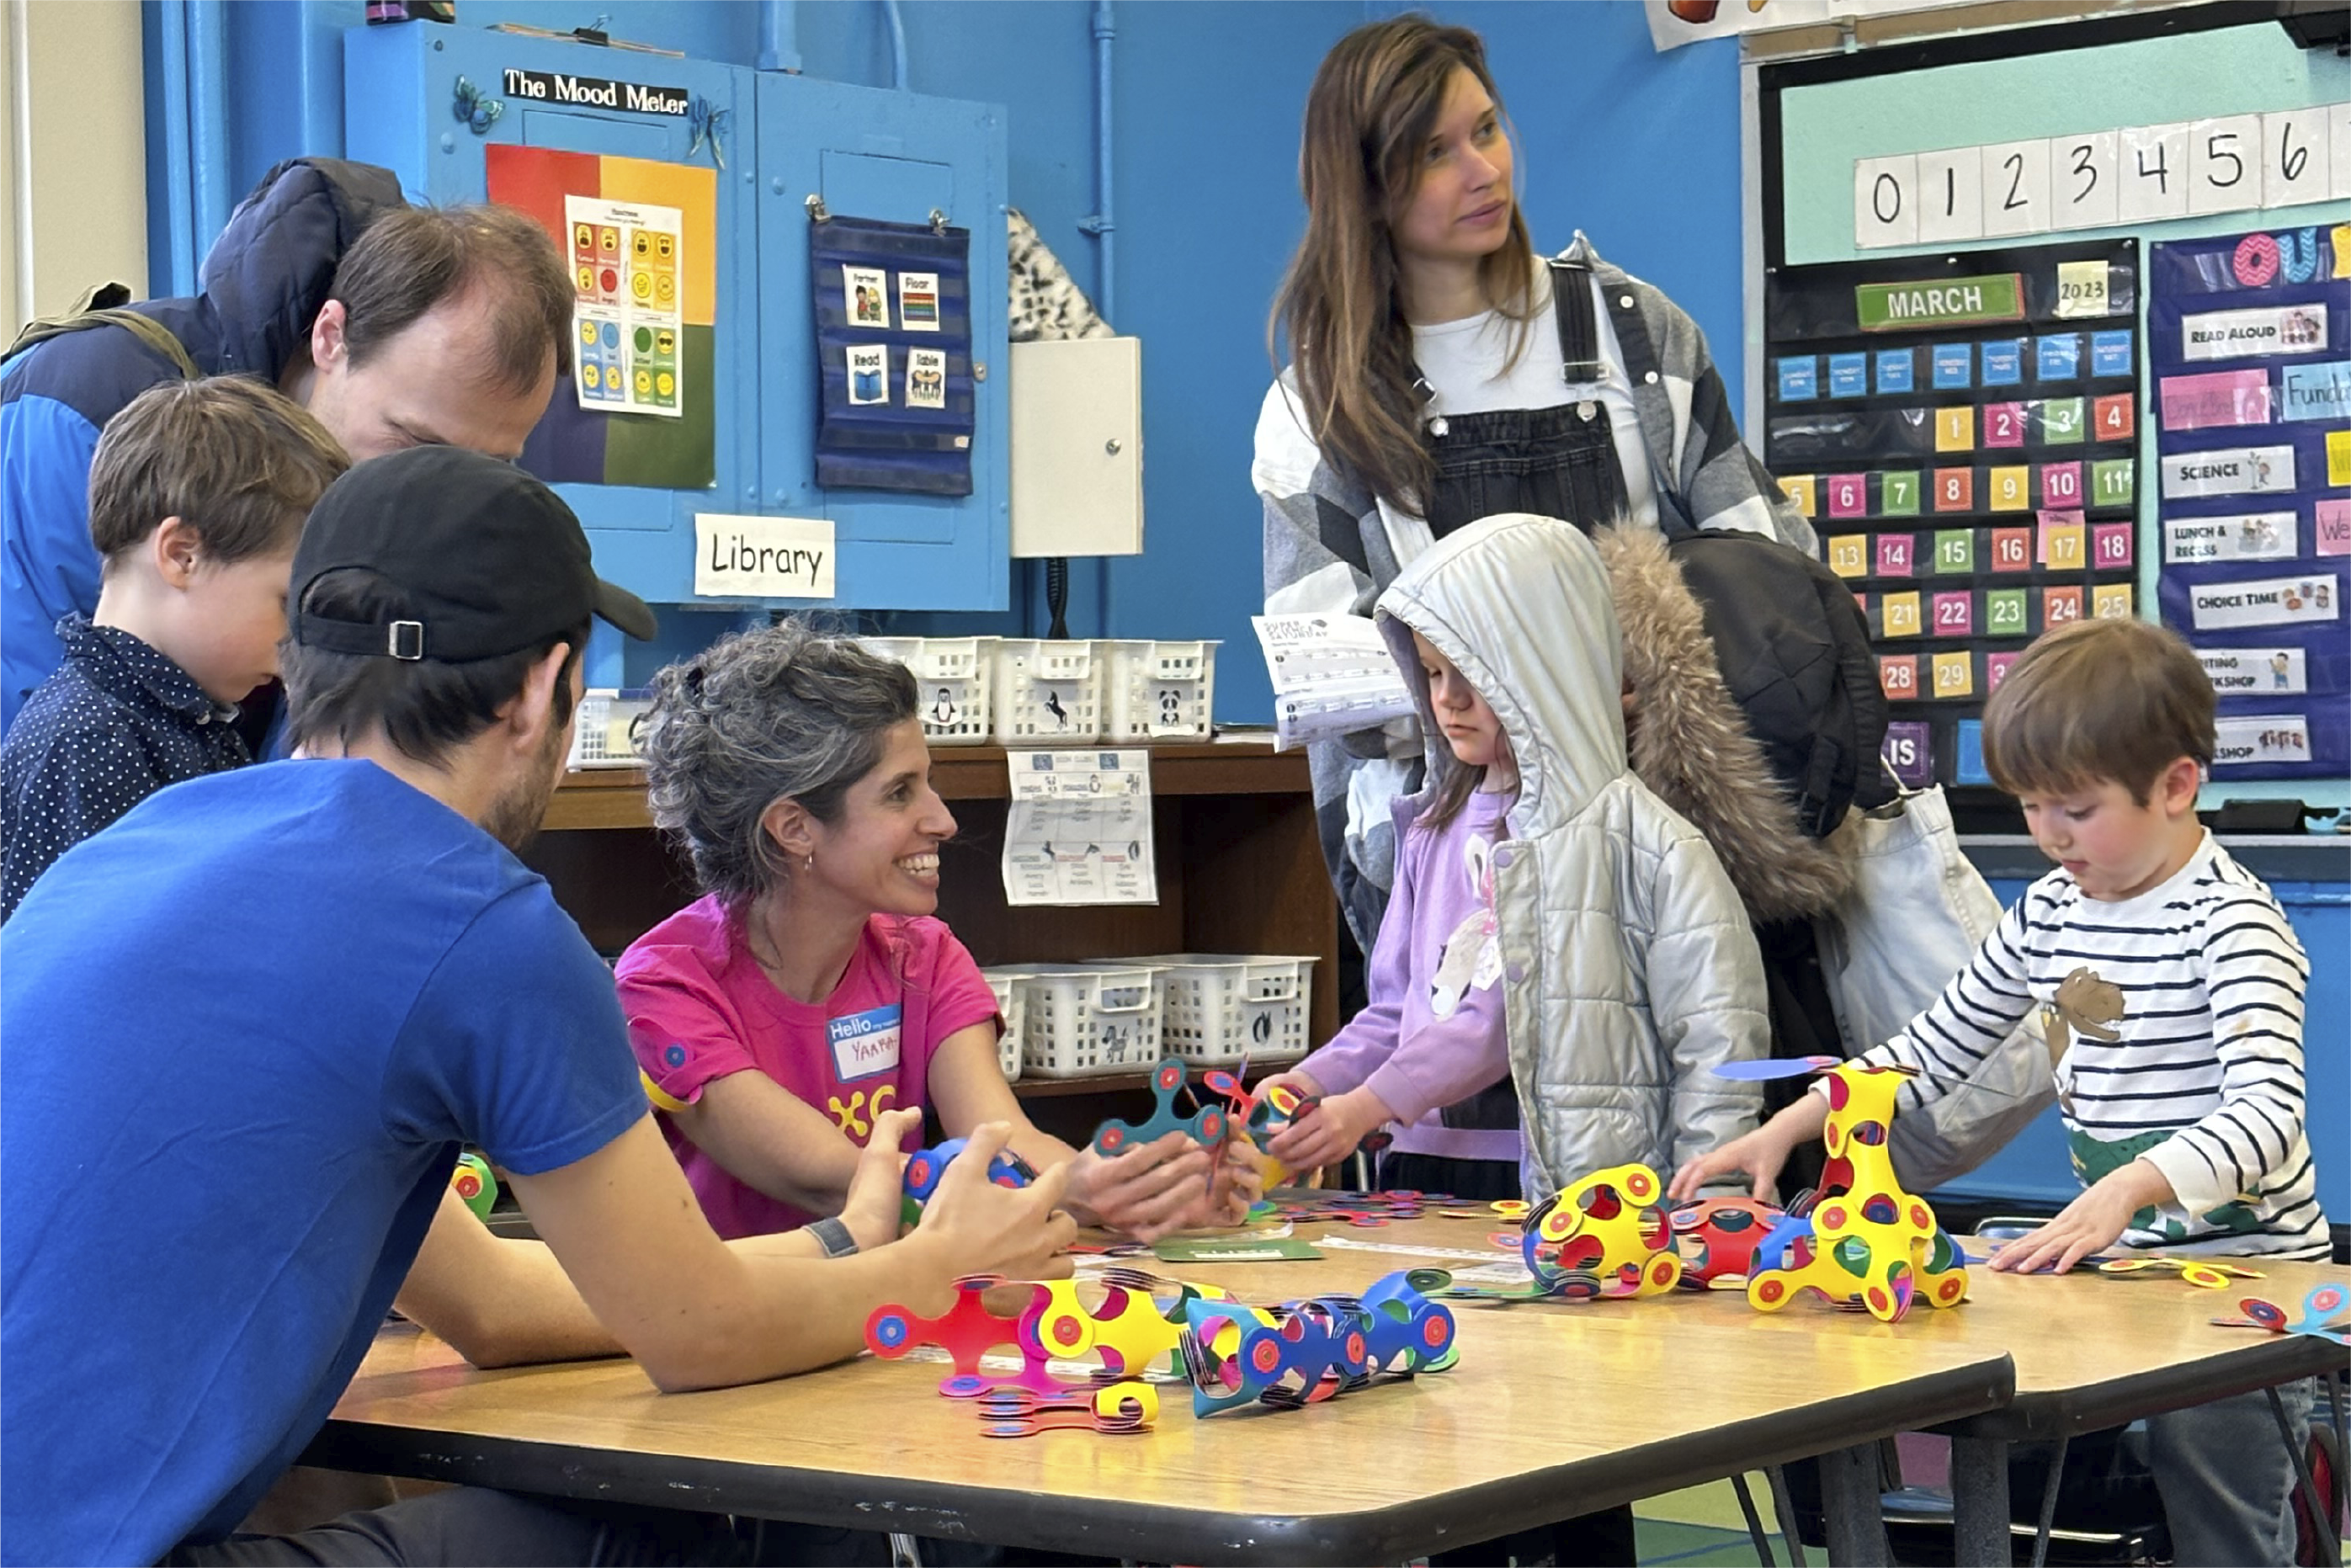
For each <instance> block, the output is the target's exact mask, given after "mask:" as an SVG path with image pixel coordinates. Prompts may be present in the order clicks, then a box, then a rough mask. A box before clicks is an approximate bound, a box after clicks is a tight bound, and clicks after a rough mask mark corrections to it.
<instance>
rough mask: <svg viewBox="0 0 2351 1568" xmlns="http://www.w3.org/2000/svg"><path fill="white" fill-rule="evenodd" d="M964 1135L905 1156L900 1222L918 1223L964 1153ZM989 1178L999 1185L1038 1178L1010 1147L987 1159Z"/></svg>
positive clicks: (1021, 1183) (1023, 1182)
mask: <svg viewBox="0 0 2351 1568" xmlns="http://www.w3.org/2000/svg"><path fill="white" fill-rule="evenodd" d="M967 1142H969V1140H968V1139H965V1138H949V1139H948V1140H947V1141H946V1143H944V1144H941V1145H939V1146H938V1147H936V1148H935V1149H917V1150H915V1151H914V1153H913V1154H911V1155H907V1156H906V1176H905V1203H904V1208H903V1210H902V1211H901V1214H900V1220H901V1223H903V1224H905V1225H910V1226H911V1225H919V1224H921V1223H922V1219H923V1206H924V1205H925V1204H927V1203H929V1202H930V1201H931V1195H932V1194H933V1193H935V1192H936V1191H938V1190H939V1179H940V1178H941V1177H942V1176H946V1174H947V1166H951V1165H953V1164H955V1161H956V1155H960V1154H962V1153H963V1151H964V1145H966V1144H967ZM987 1179H988V1180H990V1181H992V1182H994V1183H995V1184H996V1185H997V1186H1028V1185H1029V1183H1030V1182H1032V1181H1035V1180H1036V1179H1037V1172H1036V1170H1035V1169H1034V1168H1033V1167H1031V1166H1029V1162H1028V1161H1026V1160H1024V1159H1022V1158H1021V1157H1020V1156H1019V1155H1016V1154H1014V1153H1013V1152H1012V1151H1011V1150H1009V1149H1007V1150H1005V1151H1004V1152H1003V1153H1001V1154H999V1155H996V1156H995V1157H994V1158H992V1159H990V1160H989V1161H988V1162H987Z"/></svg>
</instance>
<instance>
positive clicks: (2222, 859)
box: [1674, 621, 2328, 1565]
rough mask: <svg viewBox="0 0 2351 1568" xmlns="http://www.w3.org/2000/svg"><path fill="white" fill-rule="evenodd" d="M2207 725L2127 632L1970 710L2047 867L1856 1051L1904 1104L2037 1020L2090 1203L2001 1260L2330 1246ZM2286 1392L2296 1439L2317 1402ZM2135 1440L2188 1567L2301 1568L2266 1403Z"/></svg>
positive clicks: (2287, 1027)
mask: <svg viewBox="0 0 2351 1568" xmlns="http://www.w3.org/2000/svg"><path fill="white" fill-rule="evenodd" d="M2212 719H2213V695H2212V685H2211V682H2210V680H2209V679H2208V678H2207V677H2206V675H2205V674H2204V670H2203V666H2202V665H2201V664H2199V662H2198V660H2197V658H2196V655H2195V654H2194V653H2192V652H2190V651H2189V648H2188V646H2187V644H2186V643H2183V642H2181V641H2180V640H2179V638H2178V637H2177V636H2175V635H2174V634H2173V633H2171V632H2167V631H2164V630H2163V629H2162V628H2160V627H2157V626H2150V625H2147V624H2146V623H2145V622H2137V621H2087V622H2076V623H2074V624H2072V625H2068V626H2066V627H2064V628H2063V629H2062V630H2060V631H2057V632H2051V633H2050V634H2049V635H2047V636H2044V637H2043V638H2042V639H2041V640H2040V641H2039V642H2037V643H2034V644H2033V645H2032V647H2030V648H2028V649H2027V650H2026V651H2025V653H2024V655H2023V656H2022V658H2020V659H2019V660H2018V661H2017V662H2016V664H2015V665H2014V667H2013V668H2011V670H2010V671H2009V674H2008V678H2007V679H2006V680H2004V681H2002V682H2001V685H2000V689H1999V690H1998V691H1996V692H1994V693H1993V694H1992V697H1991V702H1990V703H1989V704H1987V705H1986V706H1985V708H1984V727H1983V746H1984V763H1985V766H1986V767H1987V768H1988V769H1989V770H1990V771H1991V776H1992V779H1993V781H1994V782H1995V783H1997V784H1998V785H1999V786H2000V787H2001V789H2005V790H2007V791H2008V792H2010V793H2011V794H2012V795H2014V796H2016V797H2017V800H2018V801H2019V803H2020V804H2021V805H2022V807H2023V808H2024V819H2025V823H2026V826H2027V827H2028V828H2030V829H2031V831H2032V838H2033V841H2034V842H2035V843H2037V844H2038V845H2040V847H2041V850H2042V852H2043V853H2044V854H2046V855H2048V856H2049V858H2050V859H2052V860H2053V861H2055V862H2057V869H2056V870H2055V871H2053V872H2051V873H2049V874H2048V875H2046V876H2044V877H2043V878H2042V879H2041V880H2040V881H2038V882H2036V883H2033V884H2032V886H2031V887H2030V888H2028V889H2026V890H2025V894H2024V897H2023V898H2022V900H2021V901H2019V902H2018V904H2016V905H2015V906H2014V907H2013V908H2011V909H2010V910H2009V911H2008V914H2007V915H2006V916H2005V917H2004V918H2003V919H2002V920H2001V923H2000V925H1999V927H1998V928H1997V929H1996V930H1994V931H1993V933H1992V934H1991V936H1990V937H1988V938H1986V940H1985V942H1984V944H1983V946H1981V947H1980V948H1979V949H1978V950H1977V952H1976V956H1975V957H1974V959H1973V961H1971V962H1970V964H1969V966H1968V967H1967V968H1965V969H1963V970H1962V971H1960V972H1959V975H1957V976H1956V977H1953V978H1952V980H1951V983H1950V984H1949V986H1947V987H1946V988H1944V990H1943V994H1942V995H1941V996H1940V997H1939V998H1937V999H1936V1001H1935V1002H1934V1004H1933V1005H1932V1006H1930V1007H1929V1008H1928V1009H1927V1010H1926V1011H1925V1012H1923V1013H1921V1014H1919V1015H1918V1017H1917V1018H1916V1019H1912V1020H1911V1022H1910V1024H1909V1027H1908V1028H1907V1029H1905V1030H1903V1031H1902V1032H1901V1033H1900V1034H1898V1035H1896V1036H1895V1037H1894V1038H1893V1039H1892V1040H1887V1041H1886V1043H1885V1044H1883V1045H1881V1046H1878V1047H1877V1048H1876V1050H1874V1051H1869V1052H1868V1053H1867V1054H1866V1056H1865V1060H1866V1061H1876V1062H1882V1063H1886V1064H1888V1065H1896V1066H1905V1067H1910V1068H1915V1069H1917V1071H1918V1073H1919V1076H1918V1077H1917V1078H1916V1079H1914V1080H1912V1081H1911V1082H1910V1083H1909V1084H1908V1085H1907V1087H1906V1088H1905V1089H1904V1090H1903V1099H1904V1102H1905V1108H1906V1109H1910V1110H1914V1111H1915V1110H1916V1109H1917V1108H1918V1107H1920V1106H1922V1105H1925V1104H1928V1103H1932V1102H1933V1101H1934V1100H1935V1099H1936V1098H1937V1097H1938V1095H1939V1094H1941V1093H1942V1092H1944V1090H1945V1089H1946V1088H1947V1087H1949V1085H1950V1084H1952V1083H1954V1082H1958V1081H1959V1080H1960V1079H1963V1078H1965V1077H1966V1076H1967V1074H1968V1072H1969V1071H1970V1069H1971V1068H1973V1066H1974V1065H1975V1064H1976V1062H1978V1061H1980V1060H1981V1059H1982V1058H1983V1057H1984V1056H1985V1055H1986V1054H1987V1053H1989V1052H1990V1051H1993V1050H1994V1049H1996V1048H1997V1047H1998V1046H1999V1045H2000V1043H2001V1041H2002V1040H2005V1039H2006V1038H2007V1036H2008V1034H2009V1032H2010V1031H2011V1030H2013V1029H2014V1028H2015V1027H2016V1025H2017V1024H2018V1023H2019V1022H2021V1021H2022V1019H2024V1018H2025V1016H2026V1015H2027V1014H2028V1013H2029V1012H2030V1011H2031V1010H2032V1009H2035V1008H2038V1009H2041V1012H2042V1017H2043V1021H2044V1022H2045V1023H2046V1024H2047V1025H2048V1030H2049V1037H2050V1045H2051V1053H2052V1055H2053V1057H2054V1058H2055V1059H2056V1068H2055V1071H2056V1077H2057V1088H2058V1096H2059V1105H2060V1107H2061V1109H2062V1110H2063V1112H2064V1119H2065V1131H2066V1136H2067V1142H2068V1144H2069V1146H2070V1148H2071V1151H2072V1155H2073V1163H2074V1172H2075V1174H2076V1175H2077V1176H2080V1177H2081V1178H2082V1181H2083V1183H2084V1186H2085V1191H2084V1192H2083V1194H2082V1196H2081V1197H2077V1198H2075V1199H2074V1201H2073V1202H2072V1203H2071V1204H2069V1205H2067V1206H2066V1207H2065V1209H2064V1212H2063V1213H2061V1214H2059V1215H2058V1216H2057V1218H2054V1219H2053V1220H2051V1221H2050V1222H2049V1223H2048V1224H2047V1225H2044V1226H2043V1227H2041V1228H2039V1229H2037V1230H2034V1231H2032V1232H2031V1233H2029V1234H2027V1235H2025V1236H2023V1237H2021V1238H2019V1239H2017V1240H2015V1241H2012V1242H2011V1243H2010V1244H2009V1245H2008V1246H2007V1247H2005V1248H2003V1249H2001V1252H2000V1254H1999V1255H1998V1256H1997V1257H1996V1258H1995V1259H1994V1260H1992V1265H1991V1266H1992V1267H1993V1268H1994V1269H2000V1270H2017V1271H2024V1272H2031V1271H2034V1270H2042V1269H2046V1268H2054V1269H2057V1270H2067V1269H2071V1268H2073V1267H2074V1265H2075V1264H2076V1263H2078V1262H2080V1261H2081V1260H2084V1259H2085V1258H2087V1257H2090V1256H2091V1255H2093V1254H2095V1253H2098V1252H2101V1251H2104V1250H2105V1249H2109V1248H2112V1247H2115V1246H2116V1244H2117V1243H2120V1244H2122V1245H2124V1246H2126V1247H2142V1248H2159V1249H2161V1250H2163V1251H2164V1252H2166V1253H2168V1254H2171V1255H2174V1256H2178V1255H2188V1254H2199V1253H2201V1254H2219V1255H2225V1256H2230V1257H2270V1258H2293V1259H2304V1260H2325V1258H2326V1257H2327V1256H2328V1236H2327V1229H2326V1220H2325V1216H2324V1215H2323V1214H2322V1213H2321V1212H2320V1210H2319V1206H2318V1196H2317V1184H2316V1179H2315V1176H2314V1173H2313V1170H2312V1167H2311V1158H2310V1144H2309V1140H2308V1139H2307V1138H2306V1137H2305V1136H2304V1129H2303V1117H2304V1091H2303V1061H2302V1019H2303V990H2304V985H2305V984H2306V982H2307V981H2308V979H2309V976H2310V964H2309V960H2308V959H2307V958H2306V957H2305V956H2304V953H2303V950H2302V945H2301V943H2300V942H2298V941H2296V940H2295V938H2294V931H2293V928H2292V927H2291V926H2290V925H2287V923H2286V918H2285V914H2284V912H2283V910H2281V909H2280V908H2279V907H2278V904H2277V901H2276V899H2275V898H2273V896H2272V895H2271V894H2270V890H2269V889H2268V888H2267V887H2266V886H2264V885H2263V884H2262V881H2261V879H2260V878H2258V877H2256V876H2254V875H2253V874H2252V873H2251V872H2248V871H2246V870H2245V869H2244V868H2243V867H2242V866H2240V865H2239V864H2238V863H2237V862H2235V861H2234V860H2233V859H2231V856H2230V855H2229V852H2227V851H2226V850H2224V849H2222V848H2221V847H2220V845H2219V844H2218V843H2217V842H2215V841H2213V839H2212V836H2211V835H2210V833H2209V832H2207V831H2205V830H2204V827H2203V825H2202V824H2201V823H2200V822H2199V821H2197V818H2196V796H2197V791H2198V789H2199V787H2200V785H2201V783H2202V781H2203V774H2204V770H2205V769H2206V768H2209V767H2210V765H2211V760H2212V747H2213V722H2212ZM1826 1111H1827V1101H1826V1100H1825V1098H1824V1097H1823V1096H1822V1095H1819V1094H1807V1095H1805V1096H1804V1097H1803V1099H1802V1100H1801V1101H1799V1102H1798V1103H1796V1104H1794V1105H1792V1106H1790V1107H1788V1108H1787V1109H1786V1110H1784V1111H1782V1112H1781V1113H1779V1114H1778V1115H1777V1116H1775V1117H1773V1118H1772V1119H1771V1121H1770V1122H1769V1123H1767V1124H1764V1125H1763V1126H1762V1127H1761V1128H1759V1129H1757V1130H1756V1131H1755V1132H1753V1133H1750V1134H1748V1135H1747V1136H1746V1137H1743V1138H1740V1139H1739V1140H1737V1141H1735V1142H1733V1143H1730V1144H1728V1145H1724V1146H1723V1147H1722V1148H1720V1149H1718V1150H1716V1151H1715V1152H1714V1153H1713V1154H1711V1155H1706V1156H1704V1157H1703V1158H1701V1159H1698V1160H1695V1161H1692V1162H1691V1163H1690V1165H1689V1166H1686V1167H1685V1168H1684V1169H1683V1170H1682V1171H1681V1172H1680V1173H1678V1174H1677V1176H1676V1179H1675V1182H1674V1187H1675V1190H1676V1192H1677V1194H1678V1193H1681V1192H1683V1191H1685V1190H1687V1191H1695V1190H1696V1189H1697V1187H1698V1185H1699V1184H1700V1183H1702V1182H1705V1181H1708V1180H1712V1179H1715V1178H1716V1177H1718V1176H1722V1175H1724V1174H1728V1173H1730V1172H1738V1171H1743V1172H1745V1173H1747V1175H1748V1176H1750V1178H1751V1179H1752V1180H1753V1181H1754V1183H1755V1186H1756V1190H1757V1191H1758V1192H1762V1191H1765V1190H1767V1189H1768V1188H1769V1187H1770V1186H1771V1183H1772V1181H1773V1179H1774V1178H1775V1177H1776V1176H1778V1175H1779V1172H1780V1168H1781V1166H1782V1165H1783V1164H1784V1163H1785V1161H1786V1159H1787V1156H1788V1153H1789V1151H1790V1150H1791V1149H1792V1148H1793V1147H1795V1146H1796V1145H1798V1144H1800V1143H1802V1141H1803V1140H1805V1139H1807V1138H1813V1137H1817V1136H1819V1135H1820V1133H1821V1129H1822V1125H1823V1122H1824V1121H1825V1119H1826ZM2279 1392H2280V1394H2281V1395H2282V1396H2284V1398H2285V1403H2286V1409H2287V1413H2288V1416H2289V1418H2290V1420H2291V1422H2292V1424H2293V1425H2294V1427H2295V1428H2296V1430H2297V1432H2299V1431H2300V1430H2301V1428H2302V1427H2303V1426H2304V1423H2306V1421H2307V1419H2308V1416H2309V1410H2310V1405H2311V1397H2312V1389H2311V1386H2310V1385H2309V1384H2308V1383H2307V1382H2304V1383H2301V1384H2297V1385H2290V1386H2288V1387H2286V1388H2283V1389H2281V1390H2280V1391H2279ZM2147 1426H2148V1439H2149V1440H2148V1450H2149V1458H2150V1461H2151V1463H2152V1465H2153V1468H2154V1469H2155V1474H2156V1480H2157V1485H2158V1489H2159V1490H2161V1491H2162V1493H2163V1496H2164V1502H2165V1512H2166V1513H2167V1515H2168V1517H2169V1520H2170V1523H2171V1533H2172V1545H2173V1552H2174V1555H2175V1559H2176V1561H2177V1562H2178V1563H2181V1564H2183V1565H2184V1564H2189V1563H2218V1564H2232V1563H2291V1562H2292V1561H2294V1524H2293V1518H2292V1514H2291V1511H2290V1507H2289V1504H2290V1499H2291V1493H2292V1489H2293V1486H2294V1469H2293V1463H2292V1459H2291V1458H2290V1456H2289V1455H2288V1453H2287V1452H2286V1450H2285V1448H2284V1447H2283V1445H2282V1444H2281V1443H2280V1442H2279V1440H2278V1437H2277V1433H2276V1430H2275V1427H2274V1424H2273V1420H2272V1418H2271V1415H2270V1411H2269V1407H2268V1402H2267V1400H2266V1398H2265V1397H2264V1396H2263V1395H2262V1393H2260V1392H2258V1391H2257V1392H2255V1393H2253V1394H2252V1395H2248V1396H2241V1397H2239V1398H2235V1399H2226V1400H2220V1401H2218V1402H2215V1403H2213V1404H2210V1405H2206V1406H2199V1407H2197V1408H2194V1409H2189V1410H2181V1411H2176V1412H2173V1413H2171V1414H2168V1415H2165V1416H2155V1417H2152V1418H2150V1419H2149V1421H2148V1423H2147Z"/></svg>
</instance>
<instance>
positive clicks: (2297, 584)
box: [2188, 572, 2343, 632]
mask: <svg viewBox="0 0 2351 1568" xmlns="http://www.w3.org/2000/svg"><path fill="white" fill-rule="evenodd" d="M2188 605H2189V613H2190V614H2191V615H2193V616H2194V617H2195V621H2196V630H2198V631H2199V632H2219V631H2225V630H2227V629H2228V628H2230V627H2231V626H2284V625H2292V624H2307V623H2309V622H2326V621H2339V620H2341V619H2342V618H2343V606H2342V605H2341V604H2340V603H2338V602H2336V601H2335V576H2334V574H2333V573H2332V572H2323V573H2320V574H2318V575H2316V576H2313V577H2267V578H2262V579H2260V580H2256V581H2252V582H2199V583H2197V584H2194V585H2193V586H2191V587H2190V588H2189V591H2188Z"/></svg>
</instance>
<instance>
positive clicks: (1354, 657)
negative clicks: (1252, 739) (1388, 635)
mask: <svg viewBox="0 0 2351 1568" xmlns="http://www.w3.org/2000/svg"><path fill="white" fill-rule="evenodd" d="M1249 623H1250V624H1251V625H1253V626H1254V627H1256V628H1257V640H1258V644H1259V646H1260V647H1261V648H1263V649H1264V650H1265V667H1266V670H1267V672H1268V673H1269V674H1270V675H1272V677H1273V721H1274V722H1273V748H1274V749H1275V750H1276V751H1289V750H1290V749H1292V748H1294V747H1301V746H1304V745H1305V744H1307V743H1308V742H1309V741H1314V740H1324V739H1328V738H1330V737H1334V736H1341V735H1346V734H1349V733H1350V732H1352V731H1354V730H1358V729H1376V728H1377V727H1380V726H1381V725H1384V724H1385V723H1387V722H1388V721H1389V720H1390V719H1396V718H1409V717H1412V716H1414V715H1415V714H1416V713H1417V712H1418V709H1417V708H1416V706H1414V703H1413V695H1412V691H1411V688H1410V687H1408V686H1406V685H1405V679H1404V672H1403V671H1401V670H1399V669H1397V668H1396V662H1395V654H1394V653H1390V652H1389V651H1388V645H1387V640H1386V639H1385V638H1384V637H1382V636H1381V635H1380V632H1379V628H1378V627H1377V626H1375V625H1374V624H1373V623H1372V622H1370V621H1369V620H1367V619H1366V618H1364V616H1361V615H1343V614H1310V615H1253V616H1251V617H1249Z"/></svg>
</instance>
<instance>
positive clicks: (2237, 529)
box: [2163, 512, 2302, 566]
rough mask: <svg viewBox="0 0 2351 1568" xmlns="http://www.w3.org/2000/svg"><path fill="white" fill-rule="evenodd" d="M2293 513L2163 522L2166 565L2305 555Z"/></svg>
mask: <svg viewBox="0 0 2351 1568" xmlns="http://www.w3.org/2000/svg"><path fill="white" fill-rule="evenodd" d="M2301 546H2302V529H2301V528H2300V527H2299V526H2298V524H2297V523H2296V521H2295V518H2294V514H2293V513H2292V512H2241V513H2239V514H2237V515H2236V516H2234V517H2166V518H2164V519H2163V560H2164V564H2165V565H2166V566H2178V565H2179V564H2180V563H2182V562H2183V561H2199V560H2286V559H2292V558H2293V557H2294V556H2297V555H2300V554H2301V553H2302V548H2301Z"/></svg>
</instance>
